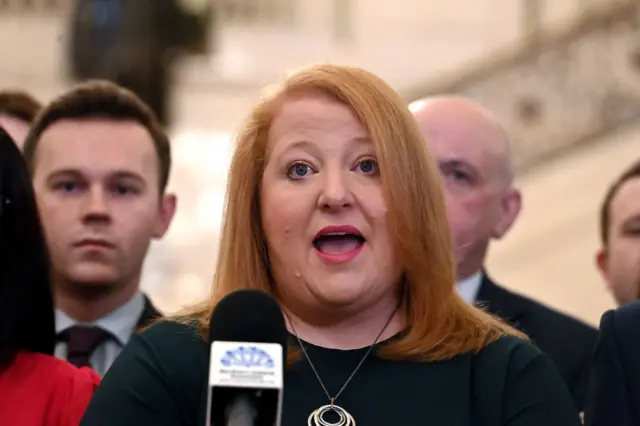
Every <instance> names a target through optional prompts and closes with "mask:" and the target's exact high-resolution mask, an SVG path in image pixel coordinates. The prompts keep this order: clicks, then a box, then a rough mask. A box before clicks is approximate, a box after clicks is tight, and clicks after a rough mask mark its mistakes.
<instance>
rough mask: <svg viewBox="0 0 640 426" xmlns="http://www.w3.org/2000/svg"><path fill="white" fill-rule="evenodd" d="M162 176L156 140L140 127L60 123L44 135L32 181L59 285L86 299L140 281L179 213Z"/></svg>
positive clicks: (100, 122)
mask: <svg viewBox="0 0 640 426" xmlns="http://www.w3.org/2000/svg"><path fill="white" fill-rule="evenodd" d="M159 175H160V166H159V161H158V156H157V154H156V150H155V147H154V144H153V140H152V138H151V135H150V134H149V132H148V131H147V130H146V129H145V128H144V127H143V126H141V125H140V124H138V123H136V122H133V121H112V120H107V119H105V120H100V119H95V120H61V121H59V122H57V123H54V124H52V125H51V126H50V127H49V128H48V129H47V130H45V132H44V133H43V134H42V136H41V138H40V141H39V143H38V146H37V150H36V156H35V159H34V176H33V180H34V188H35V191H36V196H37V201H38V206H39V209H40V214H41V216H42V222H43V225H44V229H45V233H46V238H47V243H48V246H49V250H50V254H51V257H52V262H53V268H54V273H55V276H57V277H59V278H61V279H59V280H56V281H60V282H65V283H73V286H74V288H76V289H78V290H83V291H109V290H112V289H114V287H120V286H124V285H127V284H130V283H131V282H132V280H136V281H137V279H138V278H139V275H140V271H141V268H142V263H143V260H144V258H145V255H146V253H147V250H148V248H149V244H150V241H151V239H152V238H160V237H162V236H163V235H164V234H165V232H166V231H167V229H168V227H169V224H170V222H171V219H172V217H173V214H174V211H175V198H174V197H173V196H170V195H165V196H161V195H160V191H159V188H158V182H159Z"/></svg>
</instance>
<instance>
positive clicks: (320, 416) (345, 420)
mask: <svg viewBox="0 0 640 426" xmlns="http://www.w3.org/2000/svg"><path fill="white" fill-rule="evenodd" d="M329 413H333V415H336V416H338V420H336V421H327V419H326V418H325V415H328V414H329ZM307 425H308V426H356V421H355V420H354V418H353V417H352V416H351V414H349V412H347V410H345V409H344V408H342V407H340V406H339V405H335V404H333V405H332V404H329V405H323V406H322V407H320V408H318V409H317V410H315V411H314V412H312V413H311V414H309V419H308V420H307Z"/></svg>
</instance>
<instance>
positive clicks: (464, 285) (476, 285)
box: [456, 271, 482, 305]
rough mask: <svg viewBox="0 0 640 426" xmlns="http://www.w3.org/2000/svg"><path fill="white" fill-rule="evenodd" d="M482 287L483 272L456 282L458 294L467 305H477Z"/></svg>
mask: <svg viewBox="0 0 640 426" xmlns="http://www.w3.org/2000/svg"><path fill="white" fill-rule="evenodd" d="M481 285H482V271H478V272H476V273H475V274H473V275H470V276H468V277H467V278H464V279H462V280H460V281H457V282H456V290H458V294H459V295H460V297H462V298H463V299H464V300H465V301H466V302H467V303H470V304H472V305H473V304H474V303H476V298H477V297H478V292H479V291H480V286H481Z"/></svg>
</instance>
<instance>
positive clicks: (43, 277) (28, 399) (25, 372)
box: [0, 127, 100, 426]
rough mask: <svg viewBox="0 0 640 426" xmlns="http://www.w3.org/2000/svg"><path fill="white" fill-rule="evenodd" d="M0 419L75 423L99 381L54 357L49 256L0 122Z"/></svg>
mask: <svg viewBox="0 0 640 426" xmlns="http://www.w3.org/2000/svg"><path fill="white" fill-rule="evenodd" d="M0 248H1V250H0V262H1V265H0V275H1V276H2V278H1V280H0V424H1V425H7V426H8V425H19V426H75V425H78V424H79V423H80V419H81V418H82V415H83V414H84V411H85V409H86V407H87V405H88V403H89V400H90V399H91V396H92V395H93V392H94V390H95V389H96V388H97V386H98V383H99V382H100V377H99V376H98V375H97V374H96V373H95V372H93V371H92V370H91V369H89V368H82V369H80V368H77V367H74V366H73V365H71V364H69V363H67V362H65V361H62V360H59V359H57V358H55V357H53V356H52V354H53V348H54V345H55V327H54V314H53V299H52V295H51V288H50V278H49V269H50V268H49V258H48V254H47V248H46V243H45V240H44V236H43V233H42V229H41V227H40V218H39V215H38V210H37V207H36V201H35V197H34V194H33V189H32V187H31V182H30V180H29V174H28V172H27V168H26V165H25V163H24V160H23V158H22V156H21V154H20V152H19V151H18V149H17V147H16V146H15V143H14V141H13V140H12V139H11V137H10V136H9V135H8V134H7V133H6V132H5V131H4V130H3V129H2V128H1V127H0Z"/></svg>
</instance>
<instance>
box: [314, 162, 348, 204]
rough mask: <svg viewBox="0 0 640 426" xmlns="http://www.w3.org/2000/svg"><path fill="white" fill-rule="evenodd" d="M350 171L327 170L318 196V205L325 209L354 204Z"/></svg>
mask: <svg viewBox="0 0 640 426" xmlns="http://www.w3.org/2000/svg"><path fill="white" fill-rule="evenodd" d="M347 174H348V172H338V171H333V172H327V173H326V174H325V179H324V181H323V184H324V186H323V188H322V192H321V194H320V197H319V198H318V207H320V208H322V209H325V210H342V209H345V208H348V207H350V206H352V205H353V193H352V192H351V190H350V185H349V178H348V176H347Z"/></svg>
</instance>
